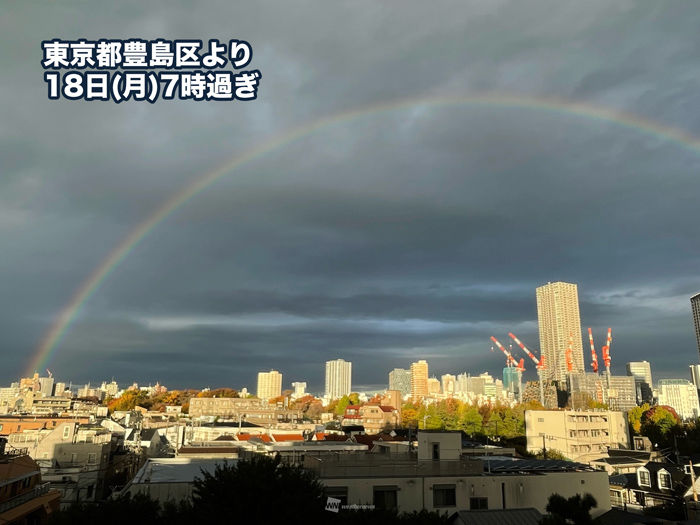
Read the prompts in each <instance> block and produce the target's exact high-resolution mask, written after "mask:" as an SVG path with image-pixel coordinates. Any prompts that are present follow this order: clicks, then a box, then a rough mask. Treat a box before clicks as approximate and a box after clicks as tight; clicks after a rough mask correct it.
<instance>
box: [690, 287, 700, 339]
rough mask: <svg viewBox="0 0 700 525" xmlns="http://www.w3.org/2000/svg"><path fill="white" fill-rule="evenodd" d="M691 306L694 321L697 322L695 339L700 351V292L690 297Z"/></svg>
mask: <svg viewBox="0 0 700 525" xmlns="http://www.w3.org/2000/svg"><path fill="white" fill-rule="evenodd" d="M690 307H691V309H692V310H693V323H694V324H695V339H696V341H697V342H698V352H700V293H698V294H695V295H694V296H692V297H691V298H690Z"/></svg>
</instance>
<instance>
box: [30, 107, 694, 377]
mask: <svg viewBox="0 0 700 525" xmlns="http://www.w3.org/2000/svg"><path fill="white" fill-rule="evenodd" d="M441 106H470V107H479V106H481V107H486V108H489V107H496V108H521V109H529V110H537V111H549V112H554V113H560V114H565V115H572V116H576V117H582V118H585V119H589V120H597V121H603V122H609V123H613V124H616V125H619V126H621V127H625V128H628V129H632V130H635V131H637V132H640V133H644V134H648V135H652V136H655V137H660V138H663V139H665V140H668V141H671V142H674V143H676V144H678V145H680V146H682V147H685V148H688V149H690V150H693V151H694V152H696V153H700V139H699V138H697V137H694V136H693V135H691V134H690V133H688V132H686V131H684V130H682V129H679V128H675V127H672V126H667V125H665V124H661V123H659V122H655V121H652V120H649V119H646V118H643V117H640V116H638V115H634V114H630V113H627V112H624V111H620V110H617V109H611V108H606V107H602V106H596V105H593V104H589V103H585V102H575V101H569V100H565V99H557V98H537V97H530V96H517V95H515V96H513V95H501V94H494V93H486V94H474V95H467V96H456V97H454V96H453V97H427V98H426V97H422V98H407V99H401V100H395V101H392V102H388V103H386V102H385V103H379V104H374V105H370V106H365V107H362V108H359V109H353V110H350V111H345V112H341V113H337V114H334V115H331V116H327V117H324V118H321V119H319V120H316V121H314V122H311V123H308V124H305V125H302V126H300V127H298V128H295V129H293V130H291V131H288V132H286V133H282V134H280V135H278V136H276V137H274V138H272V139H270V140H268V141H267V142H265V143H263V144H262V145H260V146H258V147H257V148H254V149H252V150H250V151H249V152H247V153H244V154H242V155H239V156H237V157H235V158H233V159H231V160H229V161H227V162H226V163H224V164H223V165H221V166H219V167H218V168H216V169H215V170H213V171H211V172H209V173H207V174H205V175H203V176H202V177H200V178H198V179H196V180H195V181H194V182H192V183H191V184H190V185H189V186H187V187H185V188H184V189H182V190H181V191H180V192H178V193H176V194H175V195H174V196H172V197H171V198H170V199H169V200H168V201H166V202H165V203H164V204H163V205H161V206H160V208H158V209H157V210H156V211H155V212H153V214H151V215H150V216H149V217H148V218H147V219H146V220H144V221H143V222H142V223H140V224H139V225H138V226H136V227H135V228H134V229H133V230H131V231H130V232H129V233H128V234H127V235H126V236H125V237H124V239H123V240H122V241H121V242H120V243H119V244H118V245H117V246H116V247H115V248H113V249H112V251H111V252H110V253H109V254H108V255H107V257H106V258H105V259H104V260H103V261H102V262H101V263H100V265H99V266H97V268H95V269H94V270H93V271H92V273H91V274H90V275H89V276H88V278H87V279H85V281H84V282H83V283H82V284H81V285H80V287H79V288H78V289H77V291H76V292H75V294H74V295H73V297H72V298H71V299H70V301H69V302H68V303H67V304H66V305H65V306H64V307H63V308H62V309H61V311H60V313H59V315H58V316H57V317H56V319H55V321H54V323H53V324H52V325H51V327H50V328H49V330H48V331H47V332H46V334H44V337H43V338H42V339H41V341H40V343H39V346H38V348H37V350H36V353H35V354H34V356H33V358H32V360H31V363H30V365H29V367H28V368H27V373H26V375H27V376H31V375H32V374H33V373H34V371H35V370H43V369H44V368H45V367H46V365H47V364H48V363H49V360H50V359H51V357H52V355H53V354H54V352H55V351H56V349H57V348H58V346H59V345H60V343H61V341H62V339H63V337H64V336H65V334H66V333H67V331H68V330H69V329H70V328H71V326H72V325H73V323H75V320H76V319H77V318H78V317H79V315H80V313H81V311H82V309H83V308H84V307H85V304H86V303H87V302H88V301H89V300H90V298H91V297H92V296H93V295H94V294H95V293H96V292H97V290H99V288H100V286H101V284H102V283H103V282H104V281H105V279H107V278H109V276H110V275H111V273H112V272H113V271H114V269H115V268H116V267H117V266H119V264H120V263H121V262H122V261H123V260H124V259H126V258H127V257H128V256H129V254H130V253H131V252H132V251H133V250H134V248H136V246H138V245H139V244H140V243H141V242H142V241H143V240H144V239H145V238H146V237H147V236H148V235H149V234H151V233H152V232H153V231H154V230H155V229H156V228H157V227H158V225H159V224H160V223H161V222H163V221H164V220H166V219H167V218H168V217H170V215H172V214H173V213H175V212H176V211H177V210H178V209H179V208H180V207H181V206H183V205H185V204H186V203H187V202H188V201H189V200H190V199H193V198H194V197H196V196H197V195H199V194H200V193H202V192H203V191H204V190H206V189H207V188H208V187H209V186H211V185H212V184H214V183H216V181H218V180H219V179H221V178H222V177H224V176H225V175H227V174H230V173H231V172H233V171H235V170H237V169H239V168H241V167H242V166H244V165H246V164H247V163H249V162H251V161H253V160H255V159H258V158H260V157H262V156H263V155H265V154H267V153H270V152H272V151H274V150H276V149H279V148H282V147H284V146H286V145H288V144H290V143H292V142H294V141H296V140H299V139H301V138H302V137H305V136H307V135H310V134H312V133H315V132H318V131H321V130H324V129H327V128H329V127H332V126H335V125H339V124H344V123H347V122H352V121H354V120H357V119H360V118H362V117H367V116H371V115H377V114H382V113H388V112H394V111H400V110H405V109H410V108H420V107H431V108H435V107H441Z"/></svg>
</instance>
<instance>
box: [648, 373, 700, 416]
mask: <svg viewBox="0 0 700 525" xmlns="http://www.w3.org/2000/svg"><path fill="white" fill-rule="evenodd" d="M658 390H659V405H668V406H670V407H672V408H673V409H674V410H675V411H676V413H677V414H678V415H679V416H680V417H681V418H682V419H684V420H690V419H693V420H695V419H697V418H698V417H700V402H699V401H698V390H697V388H695V385H694V384H692V383H691V382H690V381H688V380H687V379H660V380H659V388H658Z"/></svg>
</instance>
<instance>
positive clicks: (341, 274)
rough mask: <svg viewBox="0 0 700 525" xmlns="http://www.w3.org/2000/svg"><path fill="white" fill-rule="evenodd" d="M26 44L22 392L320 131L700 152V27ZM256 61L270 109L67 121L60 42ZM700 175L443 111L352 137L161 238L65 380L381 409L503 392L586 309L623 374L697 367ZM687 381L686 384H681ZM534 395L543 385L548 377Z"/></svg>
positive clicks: (75, 9)
mask: <svg viewBox="0 0 700 525" xmlns="http://www.w3.org/2000/svg"><path fill="white" fill-rule="evenodd" d="M3 10H4V11H5V15H6V16H2V17H0V44H1V45H0V60H2V63H3V71H4V74H3V95H4V96H3V98H2V99H1V100H0V144H2V155H0V169H1V170H2V177H0V243H2V250H1V251H0V270H2V271H0V290H2V291H3V292H4V293H3V297H4V299H5V300H4V301H1V302H0V358H1V359H0V362H2V366H1V367H0V382H1V383H8V382H10V381H12V380H16V379H17V378H18V377H19V376H20V374H22V373H23V372H24V369H25V367H26V366H28V363H29V361H30V360H31V356H32V355H33V353H34V352H35V351H36V348H37V346H38V344H39V342H40V340H41V338H42V336H43V334H44V333H45V332H46V330H48V328H49V327H50V325H51V323H52V322H53V321H54V320H55V319H56V317H57V315H58V313H59V312H60V310H61V308H62V307H63V306H64V305H65V304H66V303H68V301H69V300H70V298H71V297H72V296H73V294H74V293H75V291H76V290H77V288H78V287H79V286H80V284H81V283H82V282H83V281H84V280H85V279H86V278H87V276H89V275H90V273H91V272H92V271H93V269H94V268H95V267H96V266H97V265H98V264H100V262H101V261H102V260H103V258H104V257H105V256H106V255H107V254H108V253H109V252H110V251H111V250H112V249H113V248H114V246H116V245H117V244H118V243H119V242H121V240H122V239H123V238H124V237H125V236H126V235H127V234H128V232H129V231H131V229H132V228H134V227H135V226H136V225H138V224H139V223H140V222H142V221H143V220H145V219H146V218H148V217H149V216H150V214H151V213H153V211H154V210H156V209H157V208H158V207H159V206H160V205H161V204H162V203H164V202H166V201H167V200H168V199H169V198H171V197H172V196H173V195H175V194H176V193H177V192H178V191H179V190H180V189H182V188H183V187H185V186H186V185H187V184H189V183H191V182H192V181H194V180H197V178H198V177H200V176H202V175H203V174H205V173H208V172H211V171H212V170H213V169H215V168H216V167H217V166H220V165H222V164H223V163H225V162H227V161H229V160H230V159H232V158H235V157H236V156H237V155H241V154H243V153H245V152H247V151H249V150H250V148H253V147H257V146H259V145H260V144H262V143H264V142H265V141H266V140H269V139H270V138H271V137H274V136H279V135H281V134H283V133H286V132H288V131H290V130H293V129H295V128H298V127H300V126H304V125H307V124H309V123H311V122H314V121H315V120H317V119H319V118H322V117H325V116H328V115H331V114H339V113H342V112H344V111H349V110H352V109H355V108H363V107H367V106H368V105H370V104H382V103H384V102H391V101H394V100H398V99H402V98H415V99H417V100H421V99H423V100H426V99H429V98H430V97H436V96H465V95H468V94H473V93H480V92H498V93H504V94H508V95H511V96H514V97H517V96H535V97H540V98H543V99H546V98H548V97H555V98H558V99H575V100H578V101H581V102H584V103H589V104H594V105H601V106H604V107H608V108H610V109H613V110H615V109H617V110H622V111H626V112H629V113H633V114H638V115H640V116H641V117H644V118H647V119H653V120H656V121H658V122H660V123H662V124H664V125H667V126H676V127H679V128H681V129H684V130H686V131H688V132H690V133H696V134H700V110H698V106H697V100H698V93H699V92H700V74H698V67H697V60H698V58H697V56H698V51H700V40H699V39H700V37H699V36H698V35H697V31H696V28H697V26H698V23H699V22H700V12H697V10H696V9H694V5H693V4H691V3H689V2H688V3H684V2H681V3H675V4H673V5H670V4H669V5H666V4H639V3H637V2H631V1H629V2H628V1H622V0H616V1H613V2H610V1H605V2H603V1H591V2H586V3H585V4H583V3H580V4H565V5H562V4H561V2H555V1H537V2H529V3H528V4H527V5H525V4H523V3H521V2H514V1H505V0H503V1H500V0H499V1H496V0H494V1H490V2H467V3H466V4H465V3H464V2H447V3H443V4H442V5H441V8H440V9H435V8H434V6H429V5H427V4H425V3H411V2H409V3H405V2H402V3H401V4H400V5H399V4H396V5H394V4H391V3H380V4H378V3H376V2H359V3H353V4H352V5H344V6H340V5H333V4H328V3H324V2H303V3H298V2H297V3H294V4H289V3H284V2H263V3H258V4H256V5H245V6H241V5H236V6H234V5H232V4H230V3H228V2H216V1H212V2H203V3H201V2H200V3H198V4H197V6H196V7H194V6H190V5H189V4H186V3H177V2H168V3H155V4H153V3H151V4H143V3H137V2H127V3H120V4H118V5H117V4H109V5H107V4H106V5H105V6H102V7H98V6H95V5H93V4H91V3H87V2H80V1H75V2H64V3H61V4H60V5H56V4H51V5H41V6H38V5H37V6H32V5H27V4H22V3H12V4H8V5H6V6H4V7H3ZM57 37H60V38H64V39H75V38H79V37H83V38H91V39H97V38H130V37H140V38H145V39H154V38H157V37H162V38H170V39H175V38H201V39H203V40H208V39H209V38H219V39H221V40H228V39H229V38H245V39H247V40H248V41H250V42H251V44H252V45H253V48H254V62H253V65H254V67H256V68H258V69H260V70H261V71H262V72H263V82H262V84H261V86H262V87H261V91H260V97H259V99H258V100H257V101H255V102H254V103H246V104H243V103H239V102H234V103H229V104H215V103H195V102H192V101H172V102H168V101H158V102H157V103H156V104H154V105H150V104H136V103H124V104H120V105H116V104H113V103H86V102H69V101H64V100H61V101H49V100H48V99H47V96H46V92H47V90H46V85H45V84H44V82H43V70H42V69H41V67H40V65H39V61H40V59H41V51H40V42H41V41H42V40H45V39H50V38H57ZM698 167H700V155H699V154H698V152H697V151H692V150H691V149H689V148H687V147H683V146H682V145H680V144H677V143H674V142H673V141H671V140H668V139H665V138H663V137H658V136H653V135H651V134H649V133H643V132H641V131H639V130H634V129H630V128H629V127H625V126H621V125H619V124H615V123H611V122H602V121H600V120H596V119H592V118H586V117H583V116H581V115H572V114H568V113H565V112H557V111H543V110H538V109H534V108H524V107H520V108H518V107H487V106H463V105H462V106H460V105H453V106H448V107H444V106H439V105H430V104H426V103H422V104H421V103H419V104H416V105H414V106H410V107H403V108H399V109H395V110H392V111H383V112H378V113H373V114H364V115H362V116H358V117H357V118H354V119H345V120H343V121H338V122H336V123H335V124H334V125H330V126H327V127H325V128H323V129H320V130H318V131H317V132H315V133H312V134H307V135H305V136H303V137H299V138H298V139H297V140H295V141H292V142H290V143H288V144H285V145H284V146H282V147H279V148H276V149H273V150H271V151H269V152H268V153H266V154H264V155H262V156H260V157H259V158H257V159H255V160H253V161H252V162H249V163H248V164H246V165H245V166H243V167H241V168H239V169H237V170H235V171H233V172H231V173H230V174H228V175H227V176H226V177H224V178H222V179H221V180H219V181H218V182H217V183H216V184H215V185H213V186H212V187H210V188H209V189H207V190H206V191H204V192H202V193H201V194H200V195H198V196H197V197H196V198H194V199H192V200H191V201H190V202H188V203H187V204H186V205H185V206H183V207H182V208H180V209H179V210H178V211H177V212H176V213H175V214H173V215H172V216H171V217H169V218H168V219H167V220H166V221H164V222H163V223H162V224H160V225H159V226H158V227H157V228H156V229H155V230H154V231H153V232H152V233H151V234H150V235H148V236H147V237H146V238H145V239H144V241H143V242H142V243H141V244H139V245H138V246H136V247H135V249H134V250H133V251H132V252H131V253H130V255H129V256H128V257H127V258H126V259H125V260H124V261H123V262H122V263H121V264H120V265H119V266H118V267H117V268H115V270H114V272H113V273H112V274H111V275H110V276H109V278H108V279H107V280H106V281H105V282H104V283H103V285H102V286H101V287H100V288H99V289H98V290H97V292H96V293H95V294H94V295H93V296H92V297H91V298H90V300H89V301H88V302H87V303H86V305H85V308H84V309H83V311H82V313H81V315H80V317H79V318H78V319H77V320H76V322H75V323H74V325H73V327H72V328H71V330H70V331H69V332H68V333H67V335H66V337H65V338H64V339H63V341H62V342H61V344H60V346H59V348H58V350H57V352H56V354H55V356H54V357H53V359H52V361H51V362H50V367H51V369H52V371H53V372H54V375H55V376H56V377H57V378H59V379H66V380H74V381H76V382H79V381H88V380H92V381H98V380H100V379H106V378H109V377H111V376H115V377H116V378H117V379H118V380H120V381H123V382H126V381H132V380H136V381H139V382H142V383H143V382H146V383H148V382H155V381H161V383H165V384H168V385H171V386H176V387H202V386H212V387H214V386H224V385H226V386H234V387H240V386H248V387H249V388H254V381H255V375H256V373H257V372H258V371H260V370H264V369H268V368H270V367H274V368H277V369H279V370H281V371H282V372H283V374H284V381H285V384H286V385H287V386H288V384H290V383H291V382H292V381H297V380H300V381H307V382H308V383H309V384H310V386H311V388H312V389H314V390H318V389H320V388H321V387H322V378H323V362H324V361H325V360H327V359H332V358H337V357H343V358H345V359H349V360H351V361H352V362H353V368H354V374H355V377H354V381H355V382H356V383H357V384H361V385H367V386H371V385H382V384H385V383H386V381H387V374H388V372H389V371H390V370H391V369H392V368H394V367H406V366H409V365H410V363H411V362H412V360H415V359H418V358H427V359H428V360H429V363H430V366H431V371H433V372H434V373H435V374H438V375H439V374H442V373H448V372H450V373H460V372H472V373H479V372H482V371H484V370H490V371H492V372H494V373H497V374H499V373H500V372H499V370H500V368H501V366H502V361H503V360H502V359H501V356H500V355H499V354H498V353H495V354H491V353H490V351H489V349H490V341H489V336H491V335H495V336H496V337H498V338H499V339H500V340H501V341H502V342H506V339H507V333H508V332H509V331H513V332H515V333H516V334H517V335H518V336H519V337H521V339H523V340H524V341H525V342H526V343H527V344H528V345H529V346H531V347H533V348H536V347H537V346H538V345H537V342H538V335H537V324H536V307H535V297H534V289H535V287H536V286H539V285H541V284H544V283H546V282H548V281H555V280H565V281H568V282H575V283H578V284H579V290H580V294H581V312H582V319H583V324H584V327H588V326H592V327H593V329H594V333H595V335H596V338H597V340H598V341H599V342H600V341H602V339H603V334H604V331H605V330H606V329H607V327H608V326H612V327H613V330H614V334H615V342H614V348H613V369H614V370H615V371H619V372H621V371H622V369H623V368H622V367H623V364H624V363H625V362H627V361H629V360H633V359H634V360H637V359H647V360H650V361H652V364H653V366H654V372H655V374H656V375H658V376H667V377H668V376H680V377H685V376H686V375H687V368H686V366H687V364H689V363H693V362H696V361H697V348H696V346H695V341H694V337H693V327H692V322H691V320H690V307H689V302H688V298H689V296H690V295H691V294H693V293H695V292H696V291H698V290H700V277H698V273H697V268H698V262H699V260H700V243H699V242H698V240H699V238H698V237H699V235H698V228H697V218H696V213H695V210H696V208H697V203H696V201H697V194H698V189H699V186H700V184H699V183H698V181H697V172H698ZM661 355H663V356H664V357H663V359H661V358H660V357H659V356H661ZM531 368H532V367H531Z"/></svg>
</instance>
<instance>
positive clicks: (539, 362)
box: [508, 333, 545, 406]
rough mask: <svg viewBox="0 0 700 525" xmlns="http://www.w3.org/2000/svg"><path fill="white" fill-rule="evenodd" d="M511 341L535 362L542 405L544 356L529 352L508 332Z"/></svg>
mask: <svg viewBox="0 0 700 525" xmlns="http://www.w3.org/2000/svg"><path fill="white" fill-rule="evenodd" d="M508 335H509V336H510V337H511V339H513V341H515V342H516V343H517V344H518V346H519V347H520V348H522V349H523V351H524V352H525V353H526V354H527V355H528V356H530V359H532V360H533V361H534V362H535V368H537V376H538V377H539V380H540V381H539V383H540V403H542V406H544V383H543V381H544V380H543V378H542V375H543V374H544V370H545V366H544V356H542V357H541V358H540V359H537V358H536V357H535V355H534V354H533V353H532V352H530V350H528V349H527V347H526V346H525V345H524V344H522V343H521V342H520V339H518V338H517V337H515V335H513V334H511V333H509V334H508Z"/></svg>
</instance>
